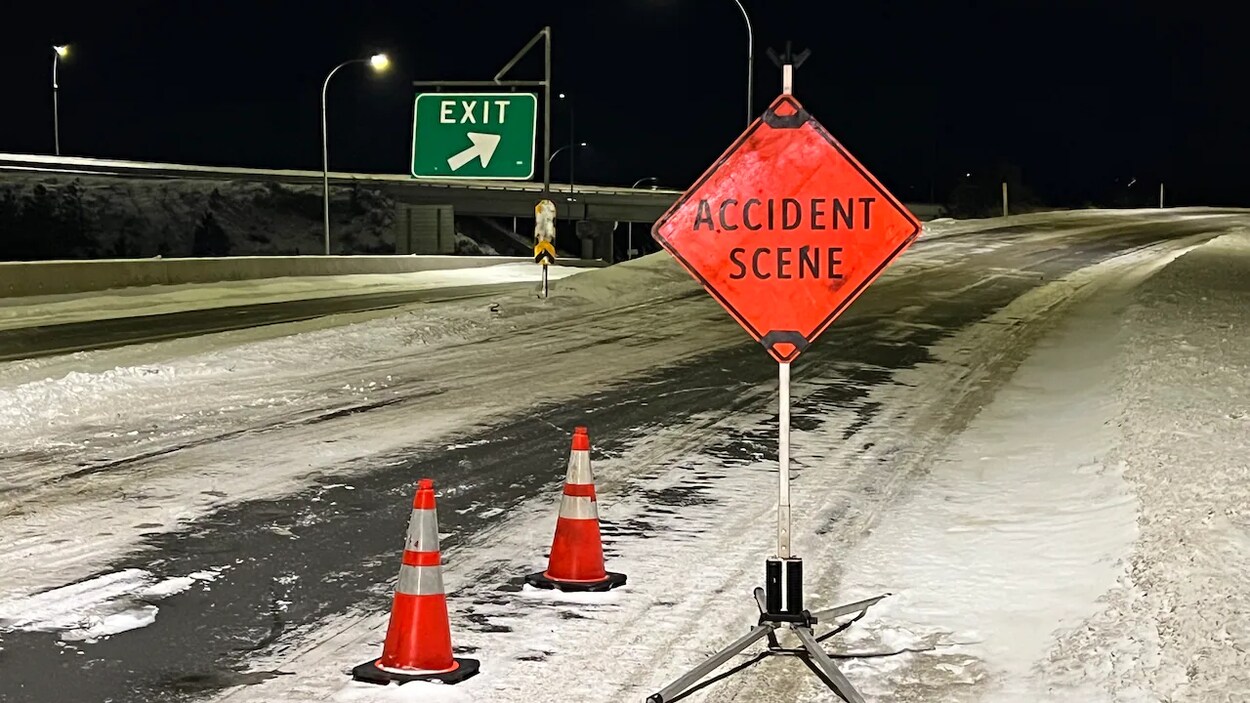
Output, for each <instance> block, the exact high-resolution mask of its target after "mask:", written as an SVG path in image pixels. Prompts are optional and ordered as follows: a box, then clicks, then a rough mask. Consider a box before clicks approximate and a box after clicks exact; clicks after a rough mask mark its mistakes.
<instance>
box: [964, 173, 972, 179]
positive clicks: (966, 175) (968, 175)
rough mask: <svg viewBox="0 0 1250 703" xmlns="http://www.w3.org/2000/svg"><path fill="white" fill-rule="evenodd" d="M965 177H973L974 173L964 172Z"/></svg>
mask: <svg viewBox="0 0 1250 703" xmlns="http://www.w3.org/2000/svg"><path fill="white" fill-rule="evenodd" d="M964 178H972V174H971V173H965V174H964Z"/></svg>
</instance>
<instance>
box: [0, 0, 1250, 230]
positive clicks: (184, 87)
mask: <svg viewBox="0 0 1250 703" xmlns="http://www.w3.org/2000/svg"><path fill="white" fill-rule="evenodd" d="M744 2H745V3H746V5H747V7H748V10H749V12H750V14H751V18H752V22H753V24H754V28H755V46H756V81H755V94H756V95H755V97H756V99H755V105H754V107H755V109H756V111H760V110H762V109H763V108H764V107H765V106H766V105H767V104H768V102H769V101H770V100H771V98H773V97H775V95H776V94H777V93H778V92H779V90H780V73H779V71H778V70H777V69H776V68H775V67H774V66H773V65H772V63H771V62H770V61H769V60H768V58H767V57H766V56H765V53H764V50H765V49H766V48H767V47H770V46H771V47H776V48H781V46H782V45H783V44H784V42H785V40H787V39H790V40H793V42H794V45H795V47H796V49H802V48H810V49H811V50H812V56H811V58H809V59H808V61H807V63H806V64H804V65H803V67H802V68H801V69H800V70H799V71H798V73H797V76H796V86H795V94H796V96H797V97H798V98H799V99H800V100H801V101H803V102H804V104H805V105H806V107H807V108H808V109H809V110H810V111H812V112H813V113H814V114H815V115H816V117H817V118H818V119H819V120H820V121H821V122H823V123H824V124H825V125H826V126H827V127H828V128H829V129H830V130H831V131H832V132H833V133H834V135H835V136H837V137H838V138H839V140H840V141H842V143H843V144H845V145H846V146H847V147H848V148H849V149H850V150H851V151H852V152H853V153H855V154H856V155H857V156H858V157H859V158H860V160H861V161H863V162H864V163H865V164H866V165H867V166H868V167H869V168H870V169H871V170H872V171H874V172H875V173H877V175H878V176H879V177H880V178H881V179H882V180H883V181H884V182H885V183H886V185H887V186H889V187H890V188H892V189H893V190H895V191H896V192H897V193H898V194H899V195H900V196H902V197H903V198H904V199H905V200H908V201H923V200H927V199H928V196H929V193H930V191H931V190H932V191H933V192H934V193H935V195H936V196H937V199H939V200H941V199H943V198H944V197H945V196H946V195H947V194H948V193H949V192H950V191H951V189H952V187H953V186H954V185H955V184H956V183H957V181H958V178H960V177H962V176H963V175H964V174H965V173H973V174H974V176H976V177H982V176H984V175H985V174H989V173H996V172H997V170H998V169H1001V168H1002V167H1003V166H1004V165H1010V166H1012V167H1014V168H1017V169H1019V172H1020V174H1021V178H1022V181H1023V182H1024V183H1025V184H1026V185H1027V186H1029V187H1030V188H1032V189H1033V190H1035V191H1036V192H1037V194H1038V195H1039V197H1040V198H1041V199H1042V200H1044V201H1046V202H1047V203H1050V204H1054V205H1078V206H1079V205H1085V204H1089V203H1092V204H1110V201H1111V199H1112V198H1114V197H1116V196H1117V195H1120V196H1122V195H1123V194H1124V192H1125V191H1124V190H1123V189H1124V188H1125V184H1127V183H1128V182H1129V181H1130V180H1131V179H1133V178H1137V179H1138V183H1137V184H1135V185H1134V186H1133V187H1134V188H1137V189H1139V190H1141V189H1143V188H1144V189H1148V192H1151V193H1157V188H1158V185H1157V184H1158V182H1159V180H1160V179H1162V180H1164V181H1165V182H1166V183H1167V184H1168V191H1169V200H1170V201H1171V202H1172V203H1173V204H1179V203H1192V204H1243V205H1250V174H1248V169H1247V168H1246V167H1245V166H1244V165H1243V162H1244V161H1245V160H1246V156H1247V155H1248V154H1250V117H1248V115H1247V111H1246V109H1245V108H1244V107H1243V105H1244V104H1245V103H1246V98H1245V97H1244V93H1245V91H1246V89H1247V88H1246V80H1245V71H1246V69H1247V68H1250V62H1248V61H1247V59H1248V58H1250V51H1248V50H1247V49H1246V48H1245V47H1246V45H1247V42H1246V41H1245V39H1244V37H1243V36H1241V35H1242V34H1243V33H1244V30H1243V29H1242V28H1241V26H1240V23H1239V22H1238V21H1237V20H1236V18H1233V17H1223V18H1221V16H1220V15H1217V14H1208V13H1201V12H1196V11H1191V10H1190V9H1189V8H1186V7H1185V6H1182V5H1178V4H1176V3H1168V4H1166V5H1164V4H1155V3H1148V2H1097V3H1095V2H1081V3H1065V2H1011V3H953V2H941V3H938V2H890V3H873V2H828V1H826V0H808V1H803V2H800V1H798V0H744ZM1095 6H1096V7H1095ZM3 12H4V21H3V24H2V25H0V61H2V63H0V65H3V67H4V74H3V75H4V77H5V80H4V82H3V87H0V90H2V91H3V96H4V99H3V102H2V104H3V110H2V111H0V151H10V152H39V153H51V151H52V127H51V125H52V107H51V91H50V73H51V59H52V52H51V45H52V44H53V43H69V44H71V46H72V48H71V54H70V56H69V58H68V59H67V60H66V61H65V62H64V63H63V64H62V68H61V81H60V82H61V139H62V150H63V152H64V153H65V154H67V155H82V156H101V157H118V158H128V159H140V160H151V161H167V162H181V163H193V164H206V165H236V166H250V167H262V168H299V169H310V170H317V169H319V168H320V152H319V148H320V123H319V119H320V117H319V114H320V113H319V101H320V89H321V82H322V80H323V79H324V77H325V74H326V73H327V72H328V71H329V70H330V69H331V68H333V67H334V66H335V65H336V64H337V63H339V62H341V61H343V60H346V59H349V58H356V57H366V56H368V55H369V54H371V53H373V52H376V51H385V52H387V53H388V54H389V55H390V56H391V58H392V61H393V65H392V68H391V70H390V71H389V72H388V73H387V74H386V75H384V76H375V75H373V74H372V73H371V72H370V70H369V69H368V67H367V66H363V65H358V66H353V67H350V68H347V69H344V70H343V71H340V72H339V74H338V75H336V77H335V78H334V81H333V82H332V83H331V86H330V113H329V119H330V154H331V168H332V169H334V170H343V171H371V172H392V173H401V172H406V171H407V169H408V159H409V150H410V148H411V129H412V124H411V121H412V99H413V95H414V92H415V90H416V89H414V88H413V87H412V85H411V82H412V81H413V80H438V79H488V78H491V77H493V76H494V74H495V72H496V71H497V70H498V69H499V68H501V67H502V66H503V64H504V63H505V62H506V61H507V60H508V59H509V58H510V57H511V56H512V55H513V54H514V53H515V52H516V51H517V50H518V49H520V48H521V46H523V45H524V44H525V42H526V41H528V40H529V39H530V37H531V36H533V34H534V33H536V32H537V31H538V30H539V29H541V28H542V26H543V25H544V24H549V25H551V27H552V29H553V33H554V68H553V73H554V82H555V88H556V90H558V91H564V92H566V93H568V94H570V95H571V96H572V97H573V100H574V110H575V116H576V119H575V127H576V139H577V140H578V141H582V140H585V141H587V142H589V143H590V144H591V148H590V149H587V150H582V151H581V152H580V153H579V155H578V162H577V180H578V181H579V182H592V183H598V184H626V185H627V184H630V183H632V182H633V181H635V180H637V179H639V178H642V177H646V176H656V177H658V178H659V180H660V183H661V184H662V185H664V186H667V187H675V188H684V187H686V186H687V185H689V184H690V183H691V182H692V181H693V180H694V179H695V178H696V177H697V176H698V174H699V173H700V172H702V170H703V168H704V167H705V166H706V165H707V164H708V163H710V162H711V161H712V160H713V159H714V158H715V157H716V156H717V155H718V154H719V153H720V152H721V151H722V150H723V149H724V148H725V147H726V146H727V145H728V144H729V143H730V142H731V141H732V140H733V139H734V137H736V136H737V134H738V132H739V131H740V130H741V129H742V127H743V126H744V123H745V119H746V115H745V102H746V87H745V83H746V45H747V38H746V28H745V23H744V22H743V19H742V16H741V14H740V12H739V11H738V8H737V6H736V5H735V4H734V2H733V0H595V1H593V2H592V1H588V0H582V1H580V2H572V1H570V2H540V1H534V2H486V1H484V0H460V1H459V2H446V1H444V2H429V1H425V0H407V1H406V2H396V1H390V2H378V1H365V0H355V1H352V2H347V1H346V0H343V1H340V2H330V1H328V0H327V1H325V2H310V1H309V0H302V1H300V2H293V1H289V0H246V1H236V0H214V1H212V2H190V1H189V0H153V1H151V2H117V1H100V2H91V3H85V2H83V3H79V2H67V1H64V0H61V1H59V2H39V3H35V2H29V1H28V0H13V1H12V2H10V3H8V4H7V5H6V7H5V8H4V11H3ZM1186 13H1188V14H1186ZM541 71H542V64H541V60H540V53H537V52H536V53H535V55H534V56H533V57H532V59H531V60H527V61H525V62H523V63H522V64H520V65H519V66H518V67H517V69H515V70H514V73H513V74H512V75H511V76H510V77H515V78H533V79H537V78H540V77H541ZM553 114H554V121H555V122H554V124H555V135H554V139H553V142H554V145H555V146H556V147H558V146H561V145H563V144H565V143H567V142H568V111H567V106H566V105H564V104H557V105H556V107H555V110H554V113H553ZM539 149H540V151H541V145H540V146H539ZM566 156H567V153H566V154H561V155H560V156H559V157H557V159H556V162H555V165H554V166H553V170H552V175H553V179H555V180H556V181H559V180H562V179H564V180H567V177H568V161H567V159H566V158H565V157H566ZM540 158H541V157H540ZM1146 200H1147V201H1148V200H1149V198H1146Z"/></svg>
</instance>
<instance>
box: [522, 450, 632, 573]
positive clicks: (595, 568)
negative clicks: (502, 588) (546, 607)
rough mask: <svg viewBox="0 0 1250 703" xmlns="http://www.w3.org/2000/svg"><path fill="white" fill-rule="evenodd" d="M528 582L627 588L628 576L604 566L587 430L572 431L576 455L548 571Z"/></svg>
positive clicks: (565, 487) (567, 479)
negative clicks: (608, 569)
mask: <svg viewBox="0 0 1250 703" xmlns="http://www.w3.org/2000/svg"><path fill="white" fill-rule="evenodd" d="M525 582H526V583H528V584H530V585H531V586H534V587H537V588H557V589H559V590H561V591H606V590H609V589H612V588H616V587H617V586H623V585H625V574H616V573H612V572H610V571H607V570H606V569H604V566H603V540H602V538H601V537H600V535H599V506H598V502H597V501H596V500H595V477H594V474H592V473H591V472H590V434H589V433H588V432H587V430H586V428H585V427H578V428H576V429H575V430H573V451H572V453H571V455H570V456H569V472H568V476H567V477H566V478H565V479H564V496H563V497H562V498H561V499H560V517H559V518H558V519H557V520H556V536H555V539H554V540H552V542H551V557H550V558H549V559H548V561H547V570H546V571H540V572H538V573H536V574H530V575H528V576H526V577H525Z"/></svg>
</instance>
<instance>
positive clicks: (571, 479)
mask: <svg viewBox="0 0 1250 703" xmlns="http://www.w3.org/2000/svg"><path fill="white" fill-rule="evenodd" d="M564 482H565V483H572V484H590V483H594V482H595V475H594V474H593V473H591V471H590V452H586V451H574V452H573V454H572V455H571V456H570V457H569V472H568V474H567V475H566V476H565V478H564Z"/></svg>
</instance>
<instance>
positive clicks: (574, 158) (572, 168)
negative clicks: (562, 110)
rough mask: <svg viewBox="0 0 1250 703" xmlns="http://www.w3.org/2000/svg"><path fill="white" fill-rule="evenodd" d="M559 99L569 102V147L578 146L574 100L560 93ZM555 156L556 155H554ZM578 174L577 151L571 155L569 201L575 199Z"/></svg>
mask: <svg viewBox="0 0 1250 703" xmlns="http://www.w3.org/2000/svg"><path fill="white" fill-rule="evenodd" d="M559 97H560V99H561V100H565V101H567V102H568V107H569V146H573V145H574V144H576V143H577V139H576V132H575V131H574V129H573V126H574V123H573V118H574V114H573V98H571V97H569V96H568V95H567V94H565V93H560V96H559ZM582 146H585V144H583V145H582ZM557 151H558V150H557ZM553 156H554V154H553ZM576 172H577V152H576V151H574V152H573V153H572V154H569V199H570V200H571V199H572V198H573V180H574V178H575V176H576Z"/></svg>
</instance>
